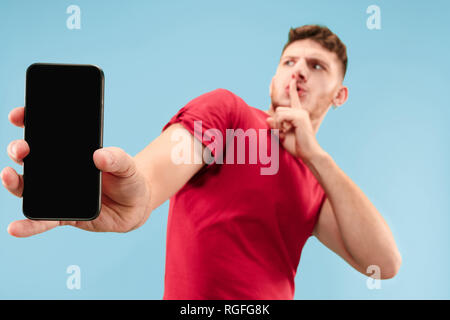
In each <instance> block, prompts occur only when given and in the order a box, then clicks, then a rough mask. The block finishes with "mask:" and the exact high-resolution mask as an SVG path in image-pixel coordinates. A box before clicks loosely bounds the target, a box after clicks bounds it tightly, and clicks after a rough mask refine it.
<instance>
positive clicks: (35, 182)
mask: <svg viewBox="0 0 450 320" xmlns="http://www.w3.org/2000/svg"><path fill="white" fill-rule="evenodd" d="M103 88H104V76H103V71H102V70H101V69H100V68H98V67H97V66H94V65H69V64H44V63H35V64H32V65H31V66H29V67H28V69H27V73H26V89H25V91H26V92H25V118H24V127H25V128H24V136H25V141H27V143H28V145H29V147H30V152H29V154H28V155H27V156H26V157H25V158H24V160H23V162H24V164H23V179H24V189H23V206H22V210H23V213H24V215H25V216H26V217H27V218H29V219H43V220H92V219H95V218H96V217H97V216H98V214H99V212H100V209H101V171H100V170H99V169H97V167H96V166H95V164H94V159H93V154H94V151H95V150H97V149H99V148H102V145H103Z"/></svg>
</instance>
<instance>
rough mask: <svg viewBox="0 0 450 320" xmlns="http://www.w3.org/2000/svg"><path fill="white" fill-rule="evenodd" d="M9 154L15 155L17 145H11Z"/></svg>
mask: <svg viewBox="0 0 450 320" xmlns="http://www.w3.org/2000/svg"><path fill="white" fill-rule="evenodd" d="M11 152H12V153H13V154H14V155H17V145H16V144H13V145H12V147H11Z"/></svg>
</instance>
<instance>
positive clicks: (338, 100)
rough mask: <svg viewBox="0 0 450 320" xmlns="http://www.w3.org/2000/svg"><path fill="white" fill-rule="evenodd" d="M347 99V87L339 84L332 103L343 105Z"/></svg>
mask: <svg viewBox="0 0 450 320" xmlns="http://www.w3.org/2000/svg"><path fill="white" fill-rule="evenodd" d="M347 99H348V88H347V87H346V86H341V88H340V89H339V90H338V91H337V93H336V95H335V97H334V99H333V101H332V103H333V105H335V106H336V107H339V106H340V105H343V104H344V103H345V102H346V101H347Z"/></svg>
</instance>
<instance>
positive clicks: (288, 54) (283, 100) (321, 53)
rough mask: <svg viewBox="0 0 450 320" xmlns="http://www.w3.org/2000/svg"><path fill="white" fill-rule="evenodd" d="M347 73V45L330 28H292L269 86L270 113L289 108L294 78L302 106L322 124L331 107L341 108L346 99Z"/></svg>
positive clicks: (306, 26)
mask: <svg viewBox="0 0 450 320" xmlns="http://www.w3.org/2000/svg"><path fill="white" fill-rule="evenodd" d="M346 70H347V49H346V46H345V45H344V44H343V43H342V42H341V40H339V38H338V37H337V36H336V35H335V34H334V33H332V32H331V31H330V30H329V29H328V28H327V27H325V26H319V25H305V26H302V27H298V28H296V29H292V28H291V29H290V30H289V38H288V42H287V43H286V45H285V46H284V48H283V51H282V53H281V58H280V62H279V65H278V68H277V71H276V73H275V75H274V77H273V78H272V81H271V83H270V98H271V106H270V108H271V110H275V109H276V107H277V106H290V98H289V90H288V89H289V82H290V80H291V79H292V76H294V77H295V79H296V80H297V84H298V87H299V90H300V91H299V95H300V101H301V103H302V106H303V107H304V108H306V109H307V110H308V111H309V112H310V115H311V118H312V119H319V123H320V121H321V119H323V117H324V116H325V114H326V113H327V111H328V109H329V108H330V107H331V105H335V106H340V105H342V104H343V103H345V101H346V100H347V96H348V89H347V88H346V87H345V86H343V84H342V81H343V80H344V76H345V73H346Z"/></svg>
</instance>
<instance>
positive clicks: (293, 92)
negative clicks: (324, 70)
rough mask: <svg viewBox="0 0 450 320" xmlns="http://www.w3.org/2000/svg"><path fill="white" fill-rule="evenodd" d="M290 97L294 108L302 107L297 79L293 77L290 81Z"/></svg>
mask: <svg viewBox="0 0 450 320" xmlns="http://www.w3.org/2000/svg"><path fill="white" fill-rule="evenodd" d="M289 97H290V98H291V107H292V108H301V107H302V105H301V103H300V98H299V96H298V91H297V80H295V79H291V82H290V83H289Z"/></svg>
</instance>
